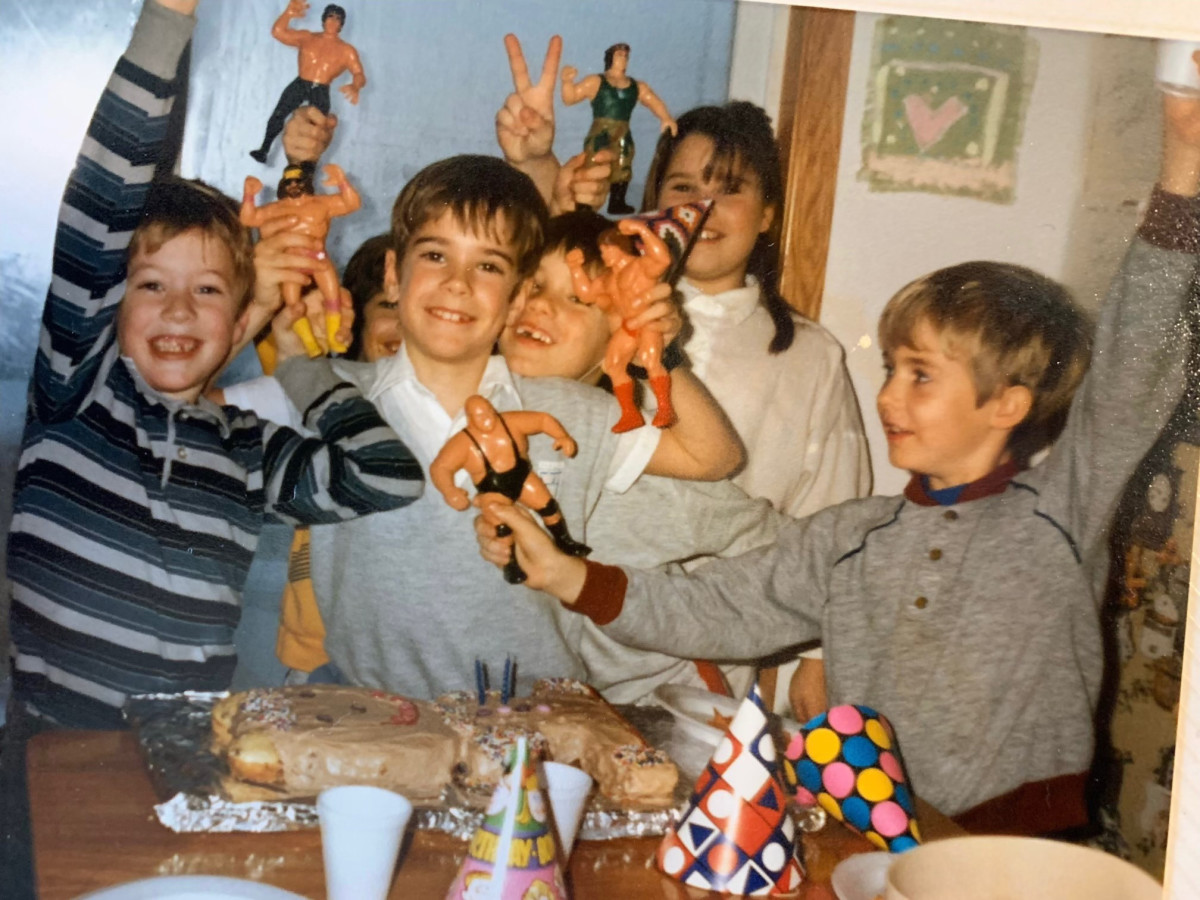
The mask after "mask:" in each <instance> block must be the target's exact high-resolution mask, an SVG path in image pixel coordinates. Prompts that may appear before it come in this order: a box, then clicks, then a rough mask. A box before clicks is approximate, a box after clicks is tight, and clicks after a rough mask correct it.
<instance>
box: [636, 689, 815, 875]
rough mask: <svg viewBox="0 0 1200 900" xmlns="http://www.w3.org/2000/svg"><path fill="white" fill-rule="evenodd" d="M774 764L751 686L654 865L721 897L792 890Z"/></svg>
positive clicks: (792, 855)
mask: <svg viewBox="0 0 1200 900" xmlns="http://www.w3.org/2000/svg"><path fill="white" fill-rule="evenodd" d="M778 765H779V764H778V761H777V754H776V751H775V740H774V738H772V737H771V733H770V732H769V731H768V730H767V713H766V708H765V706H764V705H763V699H762V695H761V694H760V693H759V690H758V685H757V684H756V685H754V687H753V688H752V689H751V691H750V695H749V696H748V697H746V699H745V700H744V701H743V702H742V705H741V706H740V707H739V708H738V711H737V714H736V715H735V716H734V717H733V721H732V722H730V723H729V728H728V730H727V731H726V732H725V735H724V737H722V738H721V742H720V743H719V744H718V745H717V749H716V752H715V753H713V757H712V759H711V760H709V762H708V765H707V766H706V767H705V770H704V772H703V773H702V774H701V775H700V777H699V778H698V779H697V780H696V787H695V789H694V790H693V792H692V799H691V801H690V802H689V803H688V806H687V809H686V810H685V811H684V814H683V816H682V818H681V819H680V820H679V822H678V823H677V824H676V825H675V826H674V827H673V828H672V830H671V831H670V832H668V833H667V835H666V837H664V838H663V842H662V843H661V844H659V847H658V857H657V864H658V868H659V869H661V870H662V871H663V872H665V873H666V874H667V875H670V876H671V877H672V878H674V879H676V880H678V881H682V882H683V883H684V884H687V885H691V886H692V887H698V888H704V889H707V890H713V891H721V892H722V893H726V894H740V895H744V896H758V897H761V896H779V895H783V894H791V893H795V892H796V891H797V890H798V889H799V887H800V882H801V881H803V880H804V869H803V867H802V866H801V864H800V858H799V852H800V851H799V845H798V844H797V842H796V826H795V824H794V823H793V822H792V819H791V817H790V816H789V815H788V812H787V796H786V794H785V793H784V790H783V786H782V784H781V783H780V781H779V768H778Z"/></svg>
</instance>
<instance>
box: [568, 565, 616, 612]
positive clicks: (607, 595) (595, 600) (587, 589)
mask: <svg viewBox="0 0 1200 900" xmlns="http://www.w3.org/2000/svg"><path fill="white" fill-rule="evenodd" d="M584 563H585V564H586V565H587V577H586V578H584V580H583V590H582V591H580V592H579V599H578V600H576V601H575V604H574V606H569V607H567V608H568V609H573V610H574V611H575V612H577V613H580V614H581V615H585V616H587V617H588V618H589V619H591V620H592V621H593V622H595V623H596V624H597V625H607V624H608V623H609V622H611V621H613V619H615V618H616V617H617V616H619V615H620V614H621V609H622V607H624V606H625V590H626V588H628V587H629V579H628V578H627V577H626V576H625V571H624V570H623V569H621V568H619V567H617V566H606V565H603V564H601V563H597V562H592V561H591V560H584Z"/></svg>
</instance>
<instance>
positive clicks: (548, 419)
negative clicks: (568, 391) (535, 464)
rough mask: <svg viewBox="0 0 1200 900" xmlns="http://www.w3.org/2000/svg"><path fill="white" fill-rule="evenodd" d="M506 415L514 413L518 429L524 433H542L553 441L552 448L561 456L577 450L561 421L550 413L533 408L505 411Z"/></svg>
mask: <svg viewBox="0 0 1200 900" xmlns="http://www.w3.org/2000/svg"><path fill="white" fill-rule="evenodd" d="M505 415H506V416H510V415H515V416H519V417H520V419H519V421H520V430H521V431H522V432H524V433H525V434H544V435H546V436H547V437H549V438H550V439H551V440H553V441H554V449H555V450H558V451H559V452H560V453H562V454H563V456H574V455H575V453H576V451H577V449H578V448H577V446H576V444H575V439H574V438H573V437H571V435H570V434H569V433H568V432H567V429H565V428H564V427H563V424H562V422H560V421H558V419H556V418H554V416H552V415H550V413H545V412H536V411H533V410H525V411H522V412H519V413H515V414H514V413H505Z"/></svg>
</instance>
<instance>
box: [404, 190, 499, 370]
mask: <svg viewBox="0 0 1200 900" xmlns="http://www.w3.org/2000/svg"><path fill="white" fill-rule="evenodd" d="M495 225H496V227H495V232H496V234H475V233H474V232H473V231H472V230H470V228H469V226H468V225H466V224H464V223H462V222H460V221H459V220H458V218H457V217H456V216H455V215H454V213H452V212H450V211H449V210H447V211H446V212H444V213H442V214H441V215H440V216H438V217H437V218H434V219H430V220H429V221H428V222H426V223H425V224H423V225H421V226H420V227H419V228H417V229H416V230H415V231H413V233H412V236H411V237H410V238H409V240H408V245H407V246H406V247H405V250H404V257H403V259H401V260H400V261H399V264H398V265H397V264H396V256H395V251H391V250H389V251H388V257H387V263H386V265H385V276H384V277H385V285H388V286H389V288H390V286H391V285H395V287H396V289H397V290H398V293H396V294H395V296H397V297H398V298H399V303H400V330H401V332H402V333H403V335H404V342H405V344H406V346H407V348H408V353H409V356H410V357H411V358H412V360H413V363H414V365H417V366H418V367H419V366H420V365H421V364H422V363H425V362H430V363H435V364H470V363H474V362H478V361H480V360H482V359H486V358H487V357H488V356H490V355H491V352H492V347H493V345H494V344H495V342H496V338H497V337H499V335H500V331H501V329H503V328H504V326H505V324H506V323H507V322H508V321H509V320H510V318H515V315H516V313H517V312H518V311H519V310H518V308H517V306H516V304H514V303H513V302H512V301H513V295H514V293H515V292H516V288H517V284H518V282H519V276H518V272H517V266H516V258H515V252H514V249H513V246H512V242H511V241H506V240H502V239H501V237H500V235H504V234H505V233H506V231H507V228H506V223H505V222H504V220H503V218H501V219H500V220H499V221H497V222H496V223H495Z"/></svg>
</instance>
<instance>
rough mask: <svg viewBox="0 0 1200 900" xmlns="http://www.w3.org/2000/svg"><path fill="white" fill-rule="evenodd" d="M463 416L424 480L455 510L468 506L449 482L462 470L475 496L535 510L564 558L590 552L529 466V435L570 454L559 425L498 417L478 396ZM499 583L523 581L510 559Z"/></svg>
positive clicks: (545, 419) (527, 416) (535, 415)
mask: <svg viewBox="0 0 1200 900" xmlns="http://www.w3.org/2000/svg"><path fill="white" fill-rule="evenodd" d="M463 411H464V412H465V413H466V414H467V427H466V428H464V429H463V430H462V431H460V432H459V433H458V434H456V435H454V436H453V437H452V438H450V440H448V441H446V444H445V446H443V447H442V449H441V451H440V452H439V453H438V455H437V457H436V458H435V459H434V461H433V462H432V463H430V464H429V481H430V483H431V484H432V485H433V486H434V487H435V488H437V489H438V491H439V492H440V493H441V495H442V497H443V498H445V500H446V503H447V504H449V505H450V506H451V507H452V508H453V509H457V510H465V509H466V508H467V507H469V506H470V505H471V501H470V498H469V497H468V496H467V492H466V491H464V490H463V489H462V488H460V487H458V486H457V485H456V484H455V483H454V475H455V473H456V472H458V470H459V469H465V470H466V472H467V475H468V476H470V479H471V482H472V484H474V485H475V489H476V490H477V491H479V493H480V494H500V495H501V496H503V497H507V498H508V499H509V500H511V501H513V502H514V503H515V502H516V501H518V500H519V501H520V502H521V503H523V504H524V505H525V506H528V507H529V508H530V509H532V510H535V511H536V512H537V514H538V515H539V516H541V517H542V521H543V522H544V523H545V525H546V529H547V530H548V531H549V532H550V536H551V537H553V538H554V543H555V544H556V545H557V546H558V549H559V550H561V551H562V552H563V553H566V554H568V555H570V556H587V555H588V554H589V553H591V552H592V548H591V547H589V546H587V545H586V544H581V543H580V542H579V541H576V540H575V539H574V538H572V537H571V534H570V532H568V531H567V522H566V519H564V518H563V514H562V512H561V511H560V510H559V508H558V501H557V500H555V499H554V498H553V497H552V496H551V495H550V489H549V488H547V487H546V483H545V482H544V481H542V479H541V478H539V477H538V475H537V473H536V472H534V471H533V464H532V463H531V462H530V461H529V436H530V435H534V434H545V435H548V436H549V437H551V438H553V439H554V449H555V450H558V451H560V452H562V453H563V454H564V455H565V456H574V455H575V452H576V449H577V448H576V446H575V441H574V439H573V438H572V437H571V436H570V435H569V434H567V431H566V429H565V428H563V426H562V423H560V422H559V421H558V419H556V418H554V416H552V415H550V414H549V413H542V412H532V411H528V410H518V411H515V412H506V413H498V412H496V409H495V407H493V406H492V404H490V403H488V401H487V400H485V399H484V398H483V397H480V396H479V395H478V394H474V395H472V396H470V397H468V398H467V402H466V403H465V404H463ZM501 529H504V531H503V533H501ZM496 533H497V534H498V535H499V536H500V537H504V536H505V535H506V534H508V533H509V532H508V526H507V525H499V526H497V528H496ZM504 580H505V581H507V582H508V583H509V584H520V583H521V582H522V581H524V580H525V573H524V572H523V571H521V567H520V566H519V565H517V560H516V555H515V554H514V555H513V556H512V558H510V559H509V561H508V563H507V565H505V567H504Z"/></svg>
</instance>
